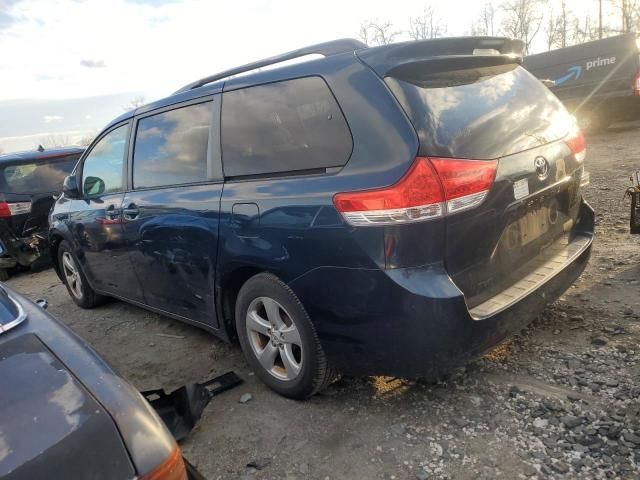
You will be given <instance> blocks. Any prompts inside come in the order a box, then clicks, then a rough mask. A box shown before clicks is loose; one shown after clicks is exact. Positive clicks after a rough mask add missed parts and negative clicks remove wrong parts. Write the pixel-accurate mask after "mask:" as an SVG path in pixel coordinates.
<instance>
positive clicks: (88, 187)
mask: <svg viewBox="0 0 640 480" xmlns="http://www.w3.org/2000/svg"><path fill="white" fill-rule="evenodd" d="M104 189H105V185H104V180H102V179H101V178H98V177H86V178H85V179H84V193H85V195H102V194H103V193H104Z"/></svg>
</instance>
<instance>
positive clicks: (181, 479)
mask: <svg viewBox="0 0 640 480" xmlns="http://www.w3.org/2000/svg"><path fill="white" fill-rule="evenodd" d="M140 480H187V469H186V468H185V466H184V461H183V460H182V452H181V451H180V447H178V446H177V445H176V448H175V449H174V450H173V451H172V452H171V454H170V455H169V456H168V457H167V459H166V460H165V461H164V462H162V463H161V464H160V465H158V466H157V467H156V468H154V469H153V470H152V471H151V472H149V473H147V474H146V475H143V476H141V477H140Z"/></svg>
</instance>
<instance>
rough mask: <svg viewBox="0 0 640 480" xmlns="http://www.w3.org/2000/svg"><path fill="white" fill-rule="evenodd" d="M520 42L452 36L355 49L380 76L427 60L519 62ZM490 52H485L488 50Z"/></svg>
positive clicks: (443, 63)
mask: <svg viewBox="0 0 640 480" xmlns="http://www.w3.org/2000/svg"><path fill="white" fill-rule="evenodd" d="M523 51H524V42H523V41H522V40H516V39H512V38H506V37H453V38H436V39H432V40H420V41H417V42H405V43H396V44H391V45H384V46H381V47H374V48H367V49H363V50H357V51H356V55H357V56H358V58H360V60H362V61H363V62H365V63H366V64H367V65H369V66H370V67H371V68H372V69H373V70H374V71H375V72H376V73H377V74H378V75H380V76H381V77H385V76H389V75H393V74H394V73H397V72H398V71H402V70H405V69H410V68H411V66H412V65H413V66H415V65H424V64H425V63H429V65H430V67H436V66H437V70H440V71H442V70H443V69H448V70H457V69H461V68H474V67H478V66H485V65H486V66H488V65H506V64H512V63H517V64H521V63H522V54H523ZM489 52H490V53H491V54H488V53H489Z"/></svg>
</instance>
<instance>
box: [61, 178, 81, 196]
mask: <svg viewBox="0 0 640 480" xmlns="http://www.w3.org/2000/svg"><path fill="white" fill-rule="evenodd" d="M62 193H64V196H65V197H67V198H80V189H79V188H78V179H77V178H76V176H75V175H69V176H68V177H67V178H65V179H64V183H63V184H62Z"/></svg>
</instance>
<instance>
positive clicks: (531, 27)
mask: <svg viewBox="0 0 640 480" xmlns="http://www.w3.org/2000/svg"><path fill="white" fill-rule="evenodd" d="M542 3H543V1H542V0H507V1H506V2H504V3H503V4H502V10H503V12H504V19H503V22H502V28H503V30H504V33H505V34H506V35H507V36H509V37H514V38H519V39H520V40H522V41H523V42H524V44H525V52H524V53H525V54H527V53H528V52H529V50H530V48H531V43H532V42H533V39H534V38H535V37H536V35H537V34H538V32H539V31H540V27H541V26H542V20H543V18H544V15H543V14H542V12H541V5H542Z"/></svg>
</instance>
